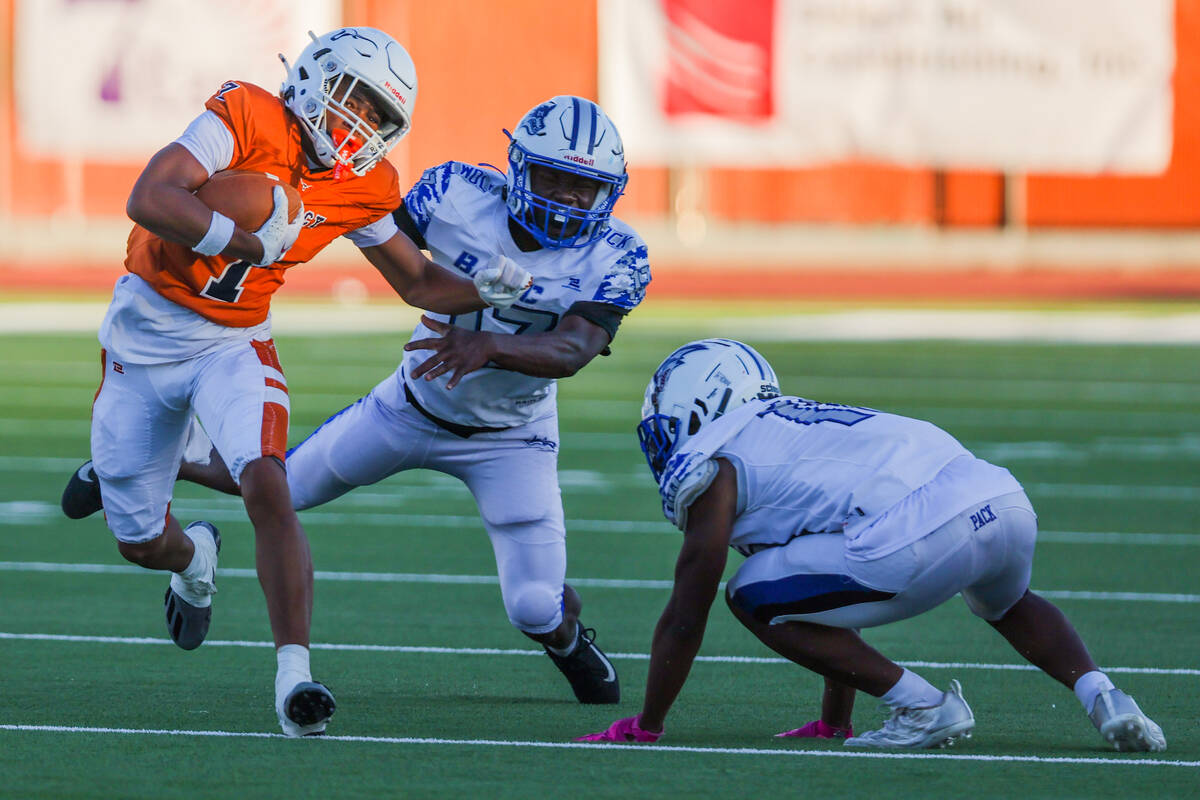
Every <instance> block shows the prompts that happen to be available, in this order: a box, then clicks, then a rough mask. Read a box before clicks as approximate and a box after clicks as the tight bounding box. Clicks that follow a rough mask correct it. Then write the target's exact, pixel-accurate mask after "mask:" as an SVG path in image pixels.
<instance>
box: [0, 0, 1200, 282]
mask: <svg viewBox="0 0 1200 800" xmlns="http://www.w3.org/2000/svg"><path fill="white" fill-rule="evenodd" d="M600 1H601V2H602V0H600ZM18 4H19V0H0V47H2V49H3V54H4V57H3V58H2V59H0V231H3V234H4V235H3V241H2V242H0V288H5V287H7V288H9V289H15V288H28V287H35V288H36V287H37V286H44V285H46V283H47V280H50V281H52V283H51V285H52V286H60V287H61V286H62V285H63V282H64V281H65V280H66V278H65V276H67V275H74V276H76V277H75V279H73V280H71V281H69V282H71V283H82V284H86V285H88V286H90V285H91V284H92V283H93V280H92V279H90V278H89V277H88V276H89V275H91V274H92V272H93V267H94V266H97V265H99V266H104V267H106V268H107V269H105V270H104V272H105V273H106V274H105V276H104V278H103V280H102V281H99V283H101V284H102V285H107V284H108V283H109V282H110V281H111V272H109V271H108V270H110V269H111V268H112V265H113V264H114V261H115V260H116V259H117V258H119V254H120V252H121V250H122V249H123V247H122V245H123V239H124V231H125V230H127V227H128V223H127V221H126V220H125V219H124V214H123V209H124V203H125V199H126V197H127V195H128V191H129V188H130V187H131V186H132V183H133V181H134V179H135V178H136V176H137V173H138V171H139V169H140V168H141V166H142V163H143V161H144V158H143V159H141V160H130V161H127V162H125V163H121V162H115V163H114V162H112V161H93V160H87V159H78V158H47V157H43V156H37V155H33V154H31V152H30V149H29V147H28V146H27V145H28V143H27V142H25V141H23V139H22V134H21V126H20V125H19V124H18V123H19V120H18V118H17V112H16V107H15V103H14V86H15V85H16V83H17V82H18V81H20V80H21V76H20V75H18V74H16V72H15V63H16V59H15V58H14V47H15V44H16V43H15V41H14V30H15V19H16V13H17V6H18ZM341 12H342V17H343V20H344V22H345V23H346V24H366V25H373V26H376V27H380V28H382V29H385V30H388V31H389V32H391V33H392V34H393V35H395V36H396V37H397V39H399V40H400V41H402V42H404V43H405V44H406V46H407V47H408V48H409V50H410V52H411V53H412V55H413V58H414V60H415V62H416V63H417V65H418V72H419V75H420V82H421V88H420V96H419V100H418V105H417V113H416V125H415V127H414V131H413V133H412V134H411V135H410V136H409V137H408V138H407V139H406V140H405V141H404V142H403V143H402V144H401V145H400V146H399V147H398V148H397V150H396V151H395V153H394V154H393V157H392V160H393V161H394V162H395V163H396V165H397V168H398V169H399V171H400V173H401V180H402V181H403V182H405V183H411V182H412V181H413V180H415V178H416V177H417V176H418V175H419V173H420V170H421V169H422V168H423V167H426V166H429V165H433V164H438V163H441V162H442V161H445V160H448V159H458V160H464V161H475V162H488V163H492V164H497V165H502V164H503V160H504V148H505V138H504V135H503V134H502V133H501V129H502V128H505V127H511V126H512V125H513V124H514V123H515V122H516V120H517V118H518V117H519V115H520V114H521V113H522V112H523V111H524V110H525V109H527V108H528V107H530V106H532V105H533V104H535V103H536V102H538V101H540V100H542V99H545V98H546V97H549V96H552V95H554V94H560V93H575V94H581V95H585V96H591V97H595V96H597V90H598V68H597V63H598V52H597V49H598V44H597V0H574V1H573V2H571V3H568V4H564V3H561V2H555V0H506V1H505V2H504V3H493V2H490V0H440V2H438V3H423V2H417V1H416V0H342V3H341ZM548 20H550V21H553V22H554V24H553V25H552V26H550V25H547V21H548ZM550 30H553V34H551V33H550V32H549V31H550ZM1175 42H1176V48H1177V53H1176V66H1175V73H1174V80H1173V90H1174V118H1173V150H1172V155H1171V159H1170V162H1169V165H1168V166H1167V168H1166V170H1165V171H1164V172H1163V173H1162V174H1161V175H1155V176H1149V177H1124V176H1122V177H1117V176H1110V175H1097V176H1087V177H1080V176H1066V175H1051V174H1028V175H1012V174H1009V175H1004V174H1000V173H996V172H981V171H960V170H935V169H929V168H912V167H901V166H894V165H887V164H878V163H837V164H829V165H825V166H821V167H816V168H806V169H728V168H710V169H704V168H692V169H686V170H685V169H673V168H668V167H667V166H664V165H655V164H632V165H631V169H630V172H631V180H630V184H629V190H628V193H627V196H626V197H625V198H624V199H623V200H622V203H621V207H620V212H621V215H622V217H624V218H626V219H629V220H630V221H632V222H634V223H635V225H637V226H638V227H639V230H642V231H643V232H644V233H645V235H646V238H647V239H648V240H649V242H650V244H651V247H652V252H653V253H654V254H655V256H656V258H655V265H656V268H657V272H658V275H659V277H660V280H659V281H658V282H657V283H658V285H659V287H660V291H668V290H670V291H672V292H674V291H676V290H677V291H683V292H693V291H708V289H702V288H700V287H706V286H710V285H711V287H712V288H714V289H720V288H721V283H722V279H721V276H722V274H723V273H724V272H725V271H726V270H728V269H730V268H738V269H741V270H755V273H754V277H753V279H752V280H744V281H740V282H739V283H740V285H742V286H743V287H744V288H743V289H741V290H739V291H740V292H741V293H743V294H750V295H755V294H762V295H767V296H777V293H779V292H788V293H789V294H792V295H795V294H801V295H803V294H806V293H810V294H813V295H814V296H822V295H828V294H830V293H832V294H834V295H839V294H843V293H845V294H849V295H853V296H859V295H860V294H861V293H863V292H866V293H867V294H868V295H872V294H878V293H883V294H885V295H888V294H897V293H899V296H908V294H909V293H911V292H913V291H917V292H918V293H919V294H925V295H930V294H932V295H938V294H939V293H940V294H947V293H948V296H961V295H963V294H967V295H970V294H972V293H973V292H974V291H975V289H974V288H972V287H978V286H980V284H978V283H977V282H976V280H977V279H978V277H979V275H980V274H981V273H983V272H986V273H988V274H989V275H990V276H991V277H992V278H994V279H995V280H994V281H993V283H994V286H995V288H996V289H997V290H998V291H1000V294H1001V296H1008V295H1013V296H1024V295H1026V294H1028V293H1029V292H1033V293H1034V294H1046V293H1048V296H1059V293H1060V292H1061V293H1062V295H1063V296H1071V295H1072V294H1075V293H1078V292H1080V291H1081V290H1084V289H1086V288H1087V287H1089V286H1091V287H1092V291H1091V292H1090V294H1092V295H1095V294H1097V293H1099V294H1100V295H1101V296H1108V295H1110V294H1115V295H1128V294H1135V295H1139V296H1183V295H1186V296H1200V277H1198V276H1200V0H1177V2H1176V4H1175ZM213 52H215V51H213ZM619 122H620V120H618V123H619ZM83 124H86V121H84V123H83ZM148 155H149V153H147V154H146V156H148ZM697 219H698V220H699V221H700V226H699V228H697V227H696V225H695V222H696V220H697ZM327 261H328V263H329V264H332V265H334V266H336V267H337V268H339V269H341V268H348V267H346V265H348V264H351V263H356V256H355V255H354V254H353V253H352V251H348V250H346V249H345V248H340V249H335V250H334V252H332V253H330V255H329V257H328V259H327ZM308 269H309V268H306V270H308ZM847 270H849V271H850V272H851V273H852V274H850V275H848V276H847V275H845V274H841V273H844V272H846V271H847ZM834 273H837V275H836V277H834ZM913 273H919V276H920V277H921V278H922V280H919V281H914V280H913V277H912V276H913ZM52 275H56V277H51V276H52ZM705 276H708V277H705ZM937 276H949V279H948V281H949V282H942V281H939V280H938V279H937ZM831 277H833V278H834V279H832V280H831ZM299 278H300V276H299V275H298V274H297V275H296V279H297V280H291V281H289V283H295V284H303V283H304V281H301V280H298V279H299ZM314 278H315V274H314ZM962 279H965V283H964V281H963V280H962ZM330 280H336V275H335V276H334V277H332V278H330ZM363 280H365V281H366V285H367V286H368V287H369V288H370V289H371V290H372V291H373V290H376V289H380V290H383V287H381V285H380V284H379V283H378V282H376V281H374V280H373V279H371V278H370V277H369V276H368V277H366V278H364V279H363ZM325 283H327V282H320V285H321V286H322V287H323V286H324V285H325ZM725 283H726V284H727V283H728V281H725ZM671 287H675V288H674V289H671ZM814 287H815V288H814ZM918 287H919V288H918ZM956 287H957V288H956ZM1049 287H1058V288H1049ZM47 288H49V286H47ZM297 288H299V286H297ZM313 290H314V291H320V290H323V289H320V288H318V287H314V288H313Z"/></svg>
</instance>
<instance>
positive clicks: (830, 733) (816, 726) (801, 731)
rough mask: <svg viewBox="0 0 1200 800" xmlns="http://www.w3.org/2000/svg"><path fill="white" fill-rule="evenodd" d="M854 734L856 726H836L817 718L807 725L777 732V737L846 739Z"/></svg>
mask: <svg viewBox="0 0 1200 800" xmlns="http://www.w3.org/2000/svg"><path fill="white" fill-rule="evenodd" d="M853 735H854V727H853V726H850V727H848V728H835V727H833V726H832V725H826V724H825V723H824V722H822V721H821V720H819V719H818V720H815V721H813V722H810V723H808V724H807V725H805V726H803V727H800V728H795V729H794V730H790V731H784V732H783V733H777V734H775V738H776V739H782V738H789V737H795V738H799V739H846V738H849V737H851V736H853Z"/></svg>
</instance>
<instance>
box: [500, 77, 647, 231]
mask: <svg viewBox="0 0 1200 800" xmlns="http://www.w3.org/2000/svg"><path fill="white" fill-rule="evenodd" d="M505 133H506V134H508V138H509V139H510V140H511V142H510V144H509V146H508V176H507V177H508V213H509V216H511V217H512V218H513V220H515V221H516V223H517V224H518V225H520V226H521V227H522V228H524V229H525V230H527V231H529V233H530V234H531V235H532V236H533V238H534V239H536V240H537V241H538V243H539V244H540V245H542V246H543V247H584V246H585V245H588V244H590V243H592V242H594V241H595V240H596V239H598V238H600V237H601V236H602V235H603V234H604V232H605V230H606V229H607V224H608V218H609V217H610V216H612V210H613V206H614V205H616V202H617V198H619V197H620V196H621V193H622V192H624V191H625V183H626V182H627V181H628V180H629V176H628V175H627V174H626V172H625V146H624V145H623V144H622V143H621V134H619V133H618V132H617V126H616V125H614V124H613V122H612V120H611V119H609V118H608V115H607V114H605V113H604V110H603V109H601V108H600V106H598V105H596V104H595V103H593V102H592V101H591V100H585V99H584V98H582V97H575V96H573V95H559V96H557V97H552V98H550V99H549V100H547V101H546V102H544V103H540V104H538V105H537V106H534V107H533V109H531V110H530V111H529V113H527V114H526V115H525V116H524V117H522V118H521V121H520V122H518V123H517V128H516V132H515V133H509V132H508V131H505ZM535 164H538V165H541V166H545V167H550V168H551V169H557V170H561V171H563V172H569V173H572V174H574V175H582V176H583V177H585V178H590V179H592V180H594V181H598V182H599V183H600V190H599V191H598V192H597V193H596V199H595V201H594V202H593V203H592V207H591V208H573V207H571V206H568V205H563V204H562V203H556V202H554V201H553V200H550V199H548V198H545V197H543V196H541V195H539V194H535V193H534V191H533V189H532V187H531V185H530V177H529V168H530V166H532V165H535ZM573 221H574V222H578V225H572V224H570V223H571V222H573ZM552 225H553V229H555V230H557V231H558V233H557V234H554V233H551V226H552Z"/></svg>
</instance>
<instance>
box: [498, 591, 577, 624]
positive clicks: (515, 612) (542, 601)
mask: <svg viewBox="0 0 1200 800" xmlns="http://www.w3.org/2000/svg"><path fill="white" fill-rule="evenodd" d="M504 605H505V610H506V611H507V612H508V619H509V622H511V623H512V624H513V626H514V627H515V628H517V629H519V630H522V631H524V632H525V633H549V632H550V631H552V630H554V629H555V628H557V627H558V626H559V625H561V624H562V619H563V617H562V595H561V594H560V593H559V592H557V591H554V590H553V589H552V588H551V587H549V586H546V585H545V584H531V585H529V586H524V587H522V588H521V589H520V590H518V591H517V592H515V593H514V595H513V596H512V597H511V598H509V599H506V600H505V604H504Z"/></svg>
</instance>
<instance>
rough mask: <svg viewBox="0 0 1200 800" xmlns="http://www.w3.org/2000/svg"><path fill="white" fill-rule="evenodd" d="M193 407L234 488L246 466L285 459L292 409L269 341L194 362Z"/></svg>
mask: <svg viewBox="0 0 1200 800" xmlns="http://www.w3.org/2000/svg"><path fill="white" fill-rule="evenodd" d="M192 403H193V405H194V407H195V411H196V418H197V419H199V421H200V423H201V424H202V425H203V428H204V432H205V433H206V434H207V437H208V438H209V439H210V440H211V441H212V444H213V447H215V448H216V450H217V452H218V453H220V455H221V459H222V460H223V461H224V462H225V465H226V467H227V468H228V469H229V475H230V477H232V478H233V480H234V482H235V483H239V484H240V483H241V476H242V470H244V469H245V468H246V465H247V464H250V463H251V462H253V461H257V460H258V459H260V458H264V457H270V456H273V457H275V458H278V459H281V460H282V459H283V457H284V453H285V452H286V450H287V433H288V415H289V414H290V412H291V405H290V401H289V399H288V393H287V381H286V379H285V378H284V375H283V372H282V370H281V369H280V366H279V358H278V356H277V355H276V353H275V345H274V343H273V342H270V341H248V342H244V343H241V344H237V345H231V346H230V347H227V348H222V349H221V350H219V351H217V352H214V353H211V354H209V355H206V356H202V357H200V358H198V359H197V371H196V377H195V389H194V394H193V398H192ZM189 427H190V426H189ZM190 433H191V431H190V430H189V434H190ZM189 438H190V437H189Z"/></svg>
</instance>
